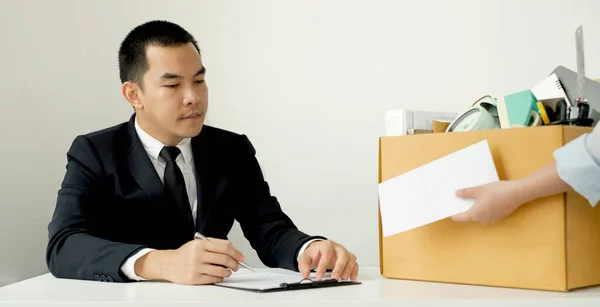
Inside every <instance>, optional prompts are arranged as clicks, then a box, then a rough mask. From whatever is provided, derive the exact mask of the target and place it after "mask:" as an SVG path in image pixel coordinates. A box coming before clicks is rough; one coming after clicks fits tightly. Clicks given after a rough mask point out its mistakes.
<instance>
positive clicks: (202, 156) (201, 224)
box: [192, 133, 216, 233]
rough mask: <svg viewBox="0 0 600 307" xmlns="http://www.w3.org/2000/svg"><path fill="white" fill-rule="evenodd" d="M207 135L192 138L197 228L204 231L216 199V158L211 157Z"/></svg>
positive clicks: (201, 134)
mask: <svg viewBox="0 0 600 307" xmlns="http://www.w3.org/2000/svg"><path fill="white" fill-rule="evenodd" d="M205 140H206V137H205V135H204V134H203V133H200V135H198V136H197V137H195V138H192V152H193V155H194V167H195V171H196V186H197V190H198V208H197V211H196V229H197V230H198V232H200V233H203V232H204V230H205V227H206V223H207V221H208V217H209V215H210V210H211V207H212V205H213V203H214V201H215V188H214V184H215V181H214V180H215V177H214V175H215V173H214V172H215V162H216V161H215V160H214V157H213V158H211V157H210V149H209V147H210V145H209V144H208V142H206V141H205Z"/></svg>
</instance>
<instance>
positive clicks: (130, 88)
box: [121, 81, 144, 110]
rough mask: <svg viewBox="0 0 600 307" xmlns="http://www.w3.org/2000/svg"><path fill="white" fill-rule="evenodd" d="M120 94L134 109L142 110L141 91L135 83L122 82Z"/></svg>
mask: <svg viewBox="0 0 600 307" xmlns="http://www.w3.org/2000/svg"><path fill="white" fill-rule="evenodd" d="M121 93H122V94H123V97H125V100H127V102H129V104H130V105H131V106H132V107H133V108H134V109H136V110H141V109H143V108H144V104H143V103H142V100H141V99H140V98H141V96H142V89H141V88H140V87H139V86H138V85H137V84H136V83H135V82H131V81H127V82H124V83H123V85H122V86H121Z"/></svg>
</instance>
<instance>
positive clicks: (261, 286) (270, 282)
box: [217, 271, 327, 291]
mask: <svg viewBox="0 0 600 307" xmlns="http://www.w3.org/2000/svg"><path fill="white" fill-rule="evenodd" d="M313 277H314V276H313ZM325 277H326V278H327V276H325ZM301 280H302V275H300V274H299V273H291V272H290V273H287V272H285V273H282V272H272V271H259V272H257V273H252V272H244V271H240V272H236V273H233V274H231V276H230V277H228V278H225V279H224V280H223V281H222V282H220V283H218V284H217V285H218V286H223V287H228V288H236V289H247V290H262V291H264V290H268V289H273V288H279V287H280V284H281V283H297V282H299V281H301Z"/></svg>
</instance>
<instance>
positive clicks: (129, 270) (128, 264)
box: [121, 248, 154, 281]
mask: <svg viewBox="0 0 600 307" xmlns="http://www.w3.org/2000/svg"><path fill="white" fill-rule="evenodd" d="M153 250H154V249H152V248H144V249H142V250H140V251H139V252H137V253H135V254H133V256H131V257H129V259H127V261H125V263H124V264H123V265H122V266H121V271H122V272H123V274H125V276H127V278H129V279H131V280H136V281H140V280H146V279H144V278H141V277H139V276H137V275H135V262H136V261H137V260H138V259H140V257H142V256H144V255H145V254H147V253H149V252H151V251H153Z"/></svg>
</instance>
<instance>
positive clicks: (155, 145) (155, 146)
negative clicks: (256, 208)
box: [135, 117, 192, 164]
mask: <svg viewBox="0 0 600 307" xmlns="http://www.w3.org/2000/svg"><path fill="white" fill-rule="evenodd" d="M135 131H136V132H137V134H138V136H139V138H140V141H141V142H142V145H143V146H144V149H145V150H146V152H147V153H148V155H149V156H150V157H151V158H153V159H155V160H158V157H159V154H160V151H161V150H162V149H163V147H164V146H166V145H165V144H163V143H162V142H161V141H159V140H157V139H155V138H154V137H152V136H151V135H149V134H148V133H146V131H144V130H143V129H142V128H141V127H140V125H139V124H138V120H137V117H136V118H135ZM177 147H178V148H179V150H181V154H182V156H183V160H184V161H185V163H187V164H191V162H192V146H191V139H190V138H184V139H183V140H181V142H179V144H177ZM161 159H162V158H161Z"/></svg>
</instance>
